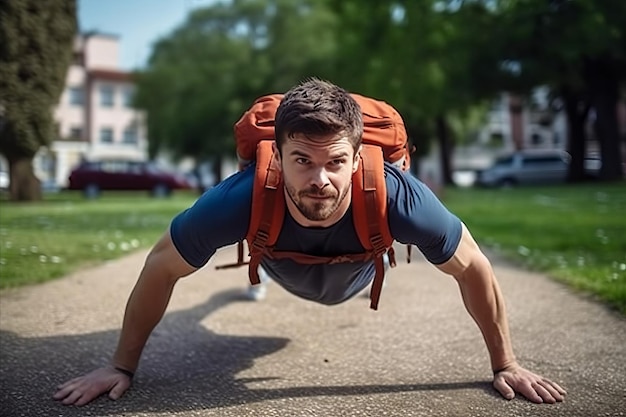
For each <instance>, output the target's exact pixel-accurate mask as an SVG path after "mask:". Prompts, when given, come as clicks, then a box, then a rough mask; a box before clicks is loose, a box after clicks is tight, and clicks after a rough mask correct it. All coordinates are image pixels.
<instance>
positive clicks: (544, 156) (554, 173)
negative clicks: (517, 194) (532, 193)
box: [476, 151, 570, 187]
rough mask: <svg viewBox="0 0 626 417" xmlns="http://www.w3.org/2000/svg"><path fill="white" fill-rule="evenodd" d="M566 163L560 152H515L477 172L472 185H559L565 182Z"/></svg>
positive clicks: (563, 154)
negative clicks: (474, 182)
mask: <svg viewBox="0 0 626 417" xmlns="http://www.w3.org/2000/svg"><path fill="white" fill-rule="evenodd" d="M569 160H570V157H569V154H567V153H566V152H561V151H520V152H515V153H512V154H509V155H504V156H501V157H499V158H497V159H496V160H495V162H494V163H493V165H492V166H491V167H489V168H487V169H485V170H484V171H481V172H478V175H477V178H476V183H477V184H478V185H482V186H487V187H493V186H496V187H497V186H499V187H511V186H514V185H518V184H555V183H562V182H565V180H566V179H567V171H568V166H569Z"/></svg>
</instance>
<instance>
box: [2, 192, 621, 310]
mask: <svg viewBox="0 0 626 417" xmlns="http://www.w3.org/2000/svg"><path fill="white" fill-rule="evenodd" d="M195 198H196V195H195V194H191V193H178V194H174V195H173V196H172V197H171V198H167V199H153V198H149V197H147V196H144V195H143V194H128V193H116V194H113V193H106V194H105V195H104V196H103V197H102V198H100V199H97V200H93V201H88V200H85V199H83V198H82V197H81V196H80V194H78V193H71V192H62V193H59V194H47V195H46V200H45V201H43V202H40V203H34V204H33V203H30V204H13V203H9V202H7V201H3V200H0V288H6V287H12V286H17V285H25V284H32V283H36V282H42V281H47V280H50V279H53V278H57V277H60V276H63V275H66V274H68V273H70V272H72V271H75V270H77V269H79V268H83V267H85V266H88V265H96V264H99V263H101V262H103V261H106V260H109V259H114V258H117V257H120V256H122V255H125V254H127V253H129V252H131V251H133V250H135V249H138V248H147V247H150V246H151V245H152V244H154V242H155V241H156V239H157V238H158V237H159V236H160V235H161V234H162V233H163V232H164V231H165V229H166V228H167V226H168V225H169V222H170V221H171V219H172V217H173V216H174V215H175V214H176V213H178V212H180V211H181V210H183V209H185V208H186V207H188V206H189V205H191V204H192V203H193V201H194V199H195ZM443 200H444V202H445V204H446V205H447V206H448V207H449V208H450V209H451V210H452V211H453V212H455V213H456V214H457V215H459V217H461V219H462V220H463V221H464V222H465V223H466V224H467V225H468V227H469V228H470V230H471V231H472V233H473V234H474V236H475V238H476V239H477V240H478V241H479V243H480V244H481V245H482V246H483V247H488V248H490V249H492V250H495V251H496V252H497V253H499V254H501V255H502V256H504V257H505V258H507V259H509V260H512V261H514V262H516V263H517V264H518V265H520V266H522V267H524V268H529V269H534V270H540V271H544V272H546V273H547V274H549V275H550V276H552V277H554V278H555V279H558V280H560V281H563V282H565V283H567V284H568V285H570V286H572V287H574V288H577V289H579V290H581V291H584V292H587V293H590V294H593V295H595V296H597V297H599V298H600V299H601V300H603V301H605V302H606V303H607V304H608V305H610V306H612V307H615V308H617V309H618V310H619V311H621V312H622V313H626V184H616V185H595V184H593V185H591V184H590V185H584V186H562V187H541V188H538V187H533V188H518V189H509V190H480V189H447V190H445V195H444V196H443Z"/></svg>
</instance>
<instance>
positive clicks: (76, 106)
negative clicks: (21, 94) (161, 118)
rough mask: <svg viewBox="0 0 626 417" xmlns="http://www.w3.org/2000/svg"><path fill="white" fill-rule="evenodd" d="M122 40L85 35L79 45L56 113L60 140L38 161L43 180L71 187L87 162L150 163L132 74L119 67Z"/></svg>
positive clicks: (40, 153) (109, 36)
mask: <svg viewBox="0 0 626 417" xmlns="http://www.w3.org/2000/svg"><path fill="white" fill-rule="evenodd" d="M118 55H119V39H118V37H117V36H114V35H106V34H101V33H86V34H81V35H80V36H78V37H77V38H76V40H75V42H74V60H73V62H72V64H71V66H70V68H69V70H68V72H67V77H66V83H65V89H64V91H63V93H62V95H61V98H60V100H59V104H58V106H57V107H56V108H55V110H54V116H55V120H56V122H57V125H58V129H57V132H58V138H56V139H55V140H54V141H53V143H52V145H51V147H50V149H42V150H41V151H40V152H39V154H38V155H37V157H36V158H35V170H36V173H37V175H38V176H39V178H40V179H41V180H42V181H47V182H50V183H52V184H54V185H55V186H58V187H64V186H66V185H67V182H68V176H69V173H70V171H71V169H72V168H73V167H74V166H76V165H77V164H78V163H79V162H80V161H81V160H83V159H87V160H90V159H101V158H109V157H110V158H119V159H131V160H144V159H146V158H147V137H146V136H147V132H146V128H145V123H144V120H145V116H144V114H143V112H141V111H138V110H136V109H134V108H133V107H132V103H133V96H134V93H135V85H134V82H133V74H132V73H129V72H125V71H121V70H120V68H119V60H118Z"/></svg>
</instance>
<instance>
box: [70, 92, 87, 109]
mask: <svg viewBox="0 0 626 417" xmlns="http://www.w3.org/2000/svg"><path fill="white" fill-rule="evenodd" d="M69 93H70V105H72V106H82V105H83V104H84V101H85V100H84V98H85V97H84V90H83V88H82V87H70V91H69Z"/></svg>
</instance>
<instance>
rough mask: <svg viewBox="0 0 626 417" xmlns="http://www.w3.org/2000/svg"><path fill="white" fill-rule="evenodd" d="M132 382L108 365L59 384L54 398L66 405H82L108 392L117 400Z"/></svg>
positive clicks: (111, 397)
mask: <svg viewBox="0 0 626 417" xmlns="http://www.w3.org/2000/svg"><path fill="white" fill-rule="evenodd" d="M130 384H131V378H130V377H129V376H128V375H125V374H123V373H122V372H120V371H118V370H116V369H115V368H113V367H110V366H107V367H104V368H99V369H96V370H94V371H91V372H90V373H88V374H86V375H83V376H80V377H78V378H74V379H71V380H69V381H67V382H65V383H64V384H61V385H59V386H58V387H57V392H56V393H55V394H54V395H53V398H54V399H55V400H58V401H61V402H62V403H63V404H64V405H77V406H81V405H85V404H87V403H88V402H90V401H92V400H94V399H96V398H97V397H99V396H100V395H102V394H104V393H106V392H108V393H109V398H110V399H112V400H117V399H118V398H120V397H121V396H122V394H124V392H125V391H126V390H127V389H128V387H130Z"/></svg>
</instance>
